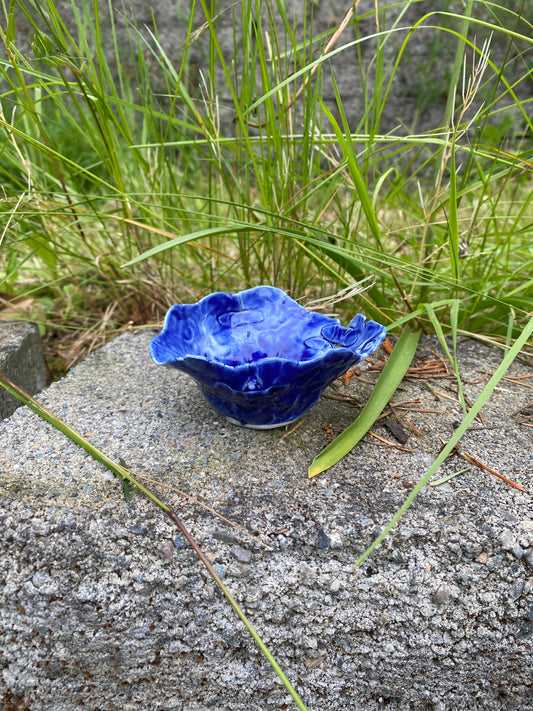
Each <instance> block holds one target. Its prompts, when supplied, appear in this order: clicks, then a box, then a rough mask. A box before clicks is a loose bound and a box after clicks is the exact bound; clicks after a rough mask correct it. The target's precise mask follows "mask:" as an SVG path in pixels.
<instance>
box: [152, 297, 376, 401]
mask: <svg viewBox="0 0 533 711" xmlns="http://www.w3.org/2000/svg"><path fill="white" fill-rule="evenodd" d="M265 288H267V289H268V290H270V291H272V292H277V293H279V294H280V295H281V296H282V298H286V299H289V300H290V301H291V302H292V303H293V304H295V305H296V306H297V307H298V309H300V310H301V312H305V313H307V314H315V313H316V314H319V315H320V316H321V317H323V318H324V319H325V322H324V327H325V326H327V325H331V326H338V327H339V328H342V329H344V330H354V329H351V328H350V326H342V325H341V323H340V321H339V319H338V318H334V317H331V316H327V315H326V314H320V312H315V311H310V310H309V309H306V308H305V306H302V305H301V304H299V303H298V302H297V301H296V300H295V299H293V298H292V297H291V296H289V295H288V294H287V293H286V292H284V291H283V290H282V289H279V288H278V287H275V286H269V285H258V286H254V287H251V288H250V289H244V290H243V291H239V292H225V291H215V292H212V293H211V294H207V295H206V296H204V297H202V298H201V299H200V300H199V301H196V302H194V303H192V304H172V305H171V306H170V307H169V308H168V310H167V312H166V314H165V319H164V322H163V327H162V329H161V331H159V333H157V334H156V335H155V336H154V338H153V339H152V340H151V341H150V345H149V351H150V356H151V358H152V360H153V361H154V362H155V363H156V365H175V364H176V363H184V362H186V361H199V362H202V363H205V364H209V365H211V366H214V367H216V368H221V369H223V370H226V369H227V370H228V372H231V373H235V372H236V371H238V372H241V371H251V369H253V368H258V367H260V366H268V365H270V364H273V363H277V364H288V365H290V366H291V367H293V368H305V367H307V366H313V365H316V364H317V363H319V362H321V361H323V360H327V359H328V357H329V358H330V357H331V354H332V353H335V354H337V356H336V357H335V359H334V360H335V361H337V360H338V359H339V356H344V355H352V356H354V357H359V356H361V351H360V349H357V350H354V349H353V348H350V347H349V346H342V345H340V344H339V345H338V346H335V345H333V343H334V342H333V341H329V340H328V339H327V338H325V337H324V336H322V335H321V333H318V334H317V335H315V336H314V337H315V338H322V339H323V341H324V342H325V343H329V344H332V347H331V348H330V349H328V350H326V351H321V352H318V353H316V354H315V355H313V356H311V357H310V358H305V359H298V360H296V359H295V358H289V357H285V356H271V355H267V356H262V357H259V358H257V359H256V360H253V361H247V362H242V363H238V364H236V365H230V364H228V363H224V362H223V361H221V360H219V359H218V358H216V356H214V357H208V356H205V355H198V354H192V353H191V354H186V355H181V356H178V357H174V358H165V359H164V360H162V359H159V358H158V357H157V356H156V354H155V353H154V348H153V345H152V344H153V343H154V341H157V339H159V340H162V337H164V336H165V335H167V334H171V333H172V329H171V328H169V327H168V323H169V321H170V318H171V314H172V312H173V311H175V310H182V309H187V310H189V309H194V308H197V307H198V306H199V305H200V304H201V303H203V302H208V301H210V300H213V299H214V298H216V297H218V296H237V297H240V296H241V295H242V294H247V293H251V292H254V291H257V290H259V289H265ZM358 316H361V317H362V318H363V319H364V321H363V323H362V329H361V333H364V331H365V330H366V329H367V328H368V326H370V325H371V324H376V325H377V326H378V327H379V329H381V331H382V338H381V340H380V341H379V343H378V344H377V345H376V346H375V347H374V348H373V349H372V351H370V353H368V354H367V355H364V356H363V357H362V358H361V360H363V359H364V358H367V357H368V356H369V355H371V354H372V353H373V352H374V351H375V350H376V348H378V346H379V345H380V343H381V342H382V341H383V339H384V338H385V335H386V333H387V330H386V327H385V326H383V325H382V324H380V323H378V322H377V321H373V320H372V319H366V318H365V316H364V315H363V314H356V315H355V316H354V317H353V318H352V320H351V321H350V324H351V323H353V322H354V320H355V319H356V318H357V317H358ZM378 333H379V331H378V332H377V333H376V335H378ZM349 367H350V366H349V365H348V366H347V368H349ZM254 392H261V391H260V390H256V391H254Z"/></svg>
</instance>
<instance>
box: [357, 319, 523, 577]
mask: <svg viewBox="0 0 533 711" xmlns="http://www.w3.org/2000/svg"><path fill="white" fill-rule="evenodd" d="M532 334H533V318H531V319H530V320H529V322H528V324H527V326H526V327H525V328H524V330H523V331H522V333H521V334H520V336H519V338H517V340H516V341H515V342H514V345H513V346H512V347H511V348H510V349H509V350H508V351H507V353H506V354H505V356H504V358H503V360H502V362H501V363H500V365H499V366H498V368H497V369H496V371H495V372H494V375H493V376H492V377H491V379H490V380H489V382H488V383H487V385H486V386H485V388H484V390H483V392H482V393H481V395H480V396H479V397H478V399H477V400H476V402H475V403H474V405H473V407H472V409H471V410H470V411H469V412H468V413H467V414H466V415H465V418H464V420H463V421H462V422H461V424H460V426H459V427H458V428H457V429H456V431H455V432H454V434H453V437H452V438H451V439H450V441H449V442H448V444H447V445H446V446H445V447H444V448H443V449H442V450H441V452H440V453H439V455H438V457H437V458H436V459H435V461H434V462H433V464H432V465H431V466H430V468H429V469H428V470H427V472H426V473H425V474H424V476H423V477H422V478H421V479H420V481H419V482H418V483H417V484H416V485H415V486H414V488H413V489H412V490H411V492H410V494H409V496H408V497H407V499H406V500H405V501H404V503H403V504H402V506H401V507H400V508H399V510H398V511H397V512H396V513H395V514H394V516H393V517H392V519H391V520H390V521H389V523H388V524H387V525H386V526H385V528H384V529H383V530H382V531H381V533H380V534H379V535H378V536H377V538H376V539H375V540H374V541H373V542H372V544H371V545H370V546H369V547H368V548H367V549H366V551H365V552H364V553H363V555H362V556H361V557H360V558H359V559H358V560H357V562H356V563H355V566H354V567H355V568H358V567H359V566H360V565H361V564H362V563H364V561H365V560H366V559H367V558H368V556H369V555H371V554H372V552H373V551H374V550H375V549H376V548H377V547H378V546H379V545H380V543H381V542H382V541H383V540H384V538H386V537H387V536H388V534H389V533H390V531H391V530H392V529H393V528H394V526H395V525H396V524H397V523H398V521H399V520H400V519H401V518H402V516H403V515H404V513H405V512H406V511H407V509H408V508H409V507H410V506H411V504H412V503H413V501H414V500H415V499H416V497H417V496H418V494H419V492H420V491H421V489H423V487H424V486H425V485H426V484H427V483H428V482H429V480H430V479H431V477H432V476H433V474H434V473H435V472H436V471H437V469H438V468H439V467H440V465H441V464H442V463H443V462H444V460H445V459H446V457H447V456H448V455H449V454H451V452H452V451H453V449H454V447H455V446H456V445H457V444H458V442H460V440H461V437H462V436H463V435H464V433H465V432H466V430H467V429H468V427H469V426H470V425H471V424H472V422H473V421H474V419H475V418H476V417H477V415H478V413H479V412H480V411H481V409H482V407H483V406H484V405H485V403H486V402H487V400H488V399H489V397H490V396H491V395H492V393H493V391H494V388H495V387H496V386H497V385H498V383H499V382H500V380H501V379H502V378H503V376H504V375H505V373H506V372H507V371H508V369H509V367H510V366H511V364H512V362H513V361H514V359H515V358H516V357H517V355H518V354H519V353H520V351H521V350H522V348H523V347H524V346H525V344H526V343H527V341H528V339H529V338H530V337H531V335H532Z"/></svg>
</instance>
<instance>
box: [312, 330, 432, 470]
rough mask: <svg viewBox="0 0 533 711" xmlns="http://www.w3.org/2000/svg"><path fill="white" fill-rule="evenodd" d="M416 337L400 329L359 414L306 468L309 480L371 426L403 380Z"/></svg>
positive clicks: (414, 347) (413, 352) (337, 457)
mask: <svg viewBox="0 0 533 711" xmlns="http://www.w3.org/2000/svg"><path fill="white" fill-rule="evenodd" d="M419 337H420V332H419V331H416V332H415V331H410V330H409V329H407V328H406V329H404V330H403V331H402V335H401V336H400V338H399V340H398V343H397V344H396V345H395V346H394V350H393V351H392V353H391V355H390V357H389V359H388V361H387V363H386V365H385V367H384V368H383V371H382V373H381V375H380V376H379V378H378V381H377V383H376V385H375V386H374V390H373V391H372V395H371V396H370V397H369V398H368V402H367V403H366V405H365V406H364V408H363V409H362V410H361V413H360V414H359V417H358V418H357V419H356V420H355V422H353V423H352V424H351V425H350V426H349V427H348V428H347V429H346V430H344V432H343V433H342V434H340V435H339V436H338V437H337V438H336V439H334V440H333V442H331V443H330V444H328V446H327V447H326V448H325V449H323V450H322V451H321V452H320V454H319V455H318V456H317V457H316V458H315V459H314V461H313V462H312V464H311V466H310V467H309V471H308V476H309V478H310V479H311V478H312V477H314V476H316V475H317V474H320V473H321V472H323V471H325V470H326V469H329V468H330V467H332V466H333V465H334V464H336V463H337V462H338V461H339V460H341V459H342V458H343V457H344V456H345V455H346V454H348V452H349V451H350V450H351V449H353V448H354V447H355V445H356V444H357V443H358V442H359V441H360V440H361V439H362V438H363V437H364V436H365V434H366V433H367V432H368V430H369V429H370V428H371V427H372V425H373V424H374V422H375V421H376V420H377V418H378V417H379V415H380V414H381V413H382V411H383V408H384V407H385V405H386V404H387V403H388V401H389V400H390V399H391V397H392V396H393V395H394V392H395V391H396V388H397V387H398V385H399V384H400V383H401V382H402V380H403V377H404V375H405V373H406V372H407V368H408V367H409V366H410V364H411V361H412V360H413V357H414V355H415V352H416V347H417V345H418V339H419Z"/></svg>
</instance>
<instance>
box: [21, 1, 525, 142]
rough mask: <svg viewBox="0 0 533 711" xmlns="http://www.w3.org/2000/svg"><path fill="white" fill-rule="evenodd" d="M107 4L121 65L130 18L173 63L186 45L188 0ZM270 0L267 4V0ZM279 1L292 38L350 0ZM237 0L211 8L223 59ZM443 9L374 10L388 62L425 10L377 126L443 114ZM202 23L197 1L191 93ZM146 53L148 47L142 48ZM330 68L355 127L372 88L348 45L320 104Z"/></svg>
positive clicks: (330, 22) (500, 52)
mask: <svg viewBox="0 0 533 711" xmlns="http://www.w3.org/2000/svg"><path fill="white" fill-rule="evenodd" d="M112 4H113V15H114V22H115V25H116V28H117V32H118V35H119V37H120V38H121V45H122V50H121V51H123V52H124V57H126V59H125V65H126V67H127V66H128V61H130V62H131V69H132V72H133V71H134V67H135V64H136V61H135V58H134V57H131V59H130V60H128V59H127V55H128V52H129V49H128V46H129V45H130V44H131V43H132V31H131V22H132V21H133V19H134V18H135V22H136V24H137V26H138V27H139V28H143V29H142V31H143V34H144V36H145V37H146V38H147V39H148V41H149V42H150V40H149V35H150V31H151V30H153V29H154V27H156V28H157V34H158V38H159V41H160V43H161V46H162V47H163V49H164V51H165V53H166V54H167V55H168V57H169V58H170V59H171V60H172V61H173V62H174V63H175V64H176V66H179V63H180V61H181V58H182V55H183V51H184V48H185V38H186V36H187V24H188V17H189V13H190V6H191V3H190V0H160V1H159V2H147V1H146V0H133V2H132V3H131V5H128V7H127V8H124V7H123V6H122V3H119V2H114V3H112ZM258 4H259V3H258ZM502 4H503V3H502ZM56 5H57V6H58V7H59V8H60V9H61V12H62V13H63V16H64V18H65V22H66V24H67V26H68V27H69V28H72V27H73V19H72V17H73V16H72V10H71V3H70V1H69V0H60V1H58V2H57V3H56ZM269 5H274V3H269ZM286 5H287V8H288V13H287V14H288V17H290V18H291V21H293V22H294V24H295V27H296V35H297V36H298V37H299V38H300V37H301V38H303V36H304V24H305V25H306V26H307V28H309V27H310V26H311V23H312V24H313V27H314V35H315V36H317V35H319V34H320V33H322V32H326V31H327V30H333V29H334V28H336V27H337V26H338V25H339V23H340V21H341V20H342V18H343V16H344V15H345V13H346V11H347V10H348V9H349V7H350V3H349V2H348V1H347V0H328V1H327V2H326V0H317V1H315V2H312V1H311V0H309V1H308V2H307V3H302V2H301V1H298V0H286ZM384 5H385V4H384V3H383V2H379V6H380V7H383V6H384ZM520 6H521V2H519V1H518V0H510V1H509V3H507V7H508V9H509V10H511V11H513V10H514V11H518V9H519V7H520ZM241 7H242V3H235V4H233V5H232V4H231V3H221V2H218V3H216V10H217V14H216V19H215V22H214V24H215V28H216V31H217V37H218V39H219V40H220V43H221V45H222V48H223V50H224V53H225V56H226V58H227V59H228V60H230V59H235V61H237V62H238V61H239V58H238V56H235V51H234V45H235V42H234V38H237V41H238V38H239V36H240V35H241V34H242V24H241ZM261 8H262V10H261V12H262V14H263V16H264V21H265V23H266V20H267V17H266V16H267V8H266V3H264V2H263V3H261ZM374 8H375V3H374V0H361V2H360V4H359V6H358V8H357V16H358V18H361V19H359V20H358V29H357V32H358V34H359V36H362V37H371V36H372V35H373V34H375V32H376V19H375V16H374V15H373V12H374ZM444 12H457V13H459V14H461V13H462V12H463V5H462V3H461V2H459V1H455V0H444V1H439V2H436V1H435V0H427V2H416V3H415V2H412V3H410V4H408V6H407V8H403V7H400V8H396V9H392V10H390V11H387V15H386V20H385V17H384V16H383V15H381V14H380V22H381V23H382V24H381V29H383V23H384V22H385V21H386V26H387V27H389V28H390V27H392V26H393V24H394V23H395V22H397V23H398V25H397V27H398V31H397V32H395V33H394V34H393V35H391V36H390V38H389V39H388V41H387V44H386V51H385V56H386V62H385V65H386V67H387V66H391V65H392V64H393V63H394V62H395V60H396V58H397V56H398V52H399V50H400V47H401V45H402V43H403V41H404V39H405V38H406V36H407V34H408V29H409V28H410V27H412V26H413V25H414V24H415V23H417V22H418V21H419V20H420V19H421V18H423V17H425V16H427V19H426V20H425V21H424V22H423V23H422V27H420V28H418V29H417V30H416V32H415V34H414V35H413V36H412V38H411V39H410V41H409V43H408V45H407V49H406V51H405V52H404V54H403V57H402V60H401V63H400V66H399V69H398V71H397V73H396V76H395V79H394V82H393V84H392V86H391V90H390V94H389V97H388V99H387V102H386V105H385V109H384V112H383V116H382V119H381V125H380V131H381V132H382V133H383V132H387V131H390V130H392V129H393V128H397V129H398V130H399V131H400V132H401V133H406V132H409V131H411V130H414V128H415V126H416V127H417V130H431V129H435V128H437V127H438V126H439V125H440V123H441V122H442V117H443V112H444V107H445V104H446V97H447V92H448V85H449V79H450V73H451V70H452V66H453V59H454V52H455V47H456V42H457V38H456V36H455V35H454V34H452V33H451V32H444V31H441V30H439V29H436V28H435V26H438V25H441V24H442V25H447V26H448V28H451V29H454V30H457V29H458V24H457V21H455V20H453V19H451V18H448V17H446V16H445V15H443V14H442V13H444ZM483 12H485V13H486V11H484V10H483V8H482V7H481V4H476V5H475V13H474V17H475V18H477V19H481V18H482V19H487V20H489V21H490V19H491V18H490V17H489V16H485V17H482V14H483ZM99 13H100V17H101V19H102V25H103V26H104V27H106V26H107V27H109V32H108V33H107V34H105V33H104V35H103V36H102V45H103V46H105V48H106V52H107V54H108V57H109V59H110V61H111V63H112V62H113V60H112V56H113V53H114V49H113V38H112V33H111V24H110V23H109V19H108V18H109V15H107V13H108V5H107V2H101V3H99ZM400 13H402V14H400ZM526 13H529V14H531V15H533V7H532V4H531V3H529V10H528V9H527V8H526ZM106 18H107V19H106ZM275 20H276V23H277V24H278V26H279V27H280V29H281V27H282V20H281V16H280V17H279V18H275ZM17 22H18V34H19V38H20V37H24V36H25V34H26V35H27V33H28V29H27V26H26V23H25V21H24V19H23V18H21V19H19V20H18V21H17ZM507 22H508V24H512V22H513V20H512V16H511V15H509V16H508V19H507ZM204 24H205V16H204V15H203V12H202V8H201V5H200V3H199V2H198V3H197V4H196V16H195V18H194V28H195V30H198V35H197V40H196V41H195V43H194V45H193V46H192V47H191V49H190V62H189V66H188V72H187V74H186V76H185V81H186V82H187V84H188V88H189V91H190V92H191V93H192V94H193V95H199V86H200V83H201V78H200V71H203V73H204V75H206V74H207V72H208V59H207V57H208V44H209V36H208V35H209V33H208V31H205V28H204V31H203V32H202V31H201V30H202V28H203V26H204ZM488 34H489V32H488V31H486V32H485V35H484V30H483V28H482V27H480V26H476V25H473V27H472V30H471V38H472V39H474V38H475V40H476V43H477V46H481V45H482V42H483V39H484V36H487V35H488ZM355 35H356V30H355V26H354V24H353V23H352V24H351V25H349V26H348V27H347V28H346V30H345V31H344V33H343V34H342V36H341V38H340V40H339V42H338V44H337V47H338V46H341V45H342V44H347V43H349V42H350V41H352V40H353V39H354V38H355ZM324 44H325V41H324V40H323V41H317V42H316V47H315V48H314V53H313V56H314V57H318V56H319V54H320V51H321V50H322V49H323V47H324ZM491 47H492V49H491V56H492V58H493V59H494V60H495V62H496V63H498V61H499V60H501V58H502V57H503V56H504V53H506V52H507V51H508V47H507V41H506V40H505V38H504V37H503V36H501V33H496V34H495V35H494V36H493V39H492V44H491ZM359 48H360V52H361V56H362V59H363V68H364V71H365V72H366V73H367V74H368V77H369V79H370V81H369V84H370V86H372V77H373V72H374V69H375V66H374V64H373V61H372V60H373V57H374V53H375V40H374V39H368V40H366V41H364V42H362V43H361V44H360V45H359ZM237 49H238V47H237ZM517 54H518V48H511V50H510V52H509V56H508V60H509V62H510V66H513V64H514V66H516V70H517V72H521V73H523V72H524V66H523V65H521V63H520V62H519V61H516V62H513V60H514V59H516V58H517ZM147 55H149V52H148V51H147ZM149 61H150V58H149ZM151 61H152V64H153V75H152V76H151V82H152V83H153V84H154V86H155V87H156V88H157V74H158V70H157V66H156V62H155V60H153V59H152V60H151ZM331 73H333V74H334V76H335V79H336V81H337V83H338V85H339V89H340V93H341V96H342V101H343V106H344V109H345V112H346V114H347V116H348V117H349V120H350V122H351V125H352V127H356V126H357V124H358V122H359V120H360V118H361V116H362V114H363V112H364V107H365V98H366V101H368V99H369V98H370V96H371V89H367V90H366V92H365V91H364V90H363V87H362V84H361V77H360V72H359V65H358V58H357V51H356V48H355V47H351V48H349V49H347V50H346V51H343V52H341V53H340V54H337V55H336V56H335V57H334V58H332V59H331V60H328V62H327V63H326V64H325V65H324V85H323V97H324V99H325V101H326V103H327V104H329V105H330V106H331V107H335V98H334V92H333V86H332V82H331V79H330V76H331ZM217 81H218V85H219V89H218V92H217V93H218V95H219V99H220V106H221V107H225V106H226V107H228V108H227V109H226V110H225V111H224V108H222V114H221V121H222V125H223V127H224V128H225V129H226V130H231V126H232V124H233V118H234V113H233V111H232V110H231V103H232V102H231V97H230V94H229V92H228V91H227V88H226V87H225V86H224V81H223V77H222V76H221V75H220V76H218V77H217ZM161 88H162V87H161ZM531 90H532V87H531V86H526V85H522V86H520V87H518V92H519V93H520V92H522V93H523V94H524V95H525V94H528V93H531ZM365 93H366V97H365Z"/></svg>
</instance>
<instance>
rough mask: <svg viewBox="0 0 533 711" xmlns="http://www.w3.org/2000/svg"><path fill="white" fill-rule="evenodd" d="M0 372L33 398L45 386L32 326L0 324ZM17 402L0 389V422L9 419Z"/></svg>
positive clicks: (36, 332)
mask: <svg viewBox="0 0 533 711" xmlns="http://www.w3.org/2000/svg"><path fill="white" fill-rule="evenodd" d="M0 373H2V374H3V375H5V376H6V377H8V378H9V379H10V380H12V381H13V382H14V383H15V384H16V385H18V386H19V387H21V388H23V389H24V390H25V391H26V392H28V393H29V394H30V395H35V393H38V392H39V391H40V390H42V389H43V388H44V387H45V386H46V365H45V362H44V357H43V349H42V345H41V339H40V336H39V329H38V327H37V326H36V324H34V323H27V322H25V321H0ZM19 405H20V403H19V401H18V400H17V399H16V398H14V397H13V396H12V395H10V394H9V393H8V392H6V391H5V390H4V389H3V388H0V420H3V419H4V418H5V417H9V415H11V414H12V413H13V412H14V411H15V410H16V408H17V407H19Z"/></svg>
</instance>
